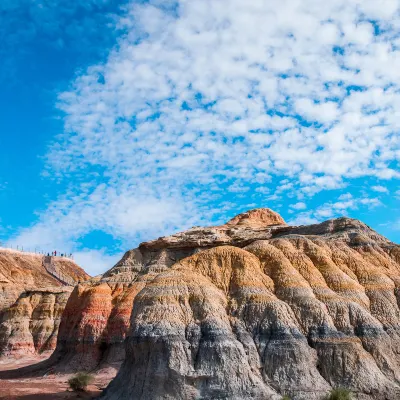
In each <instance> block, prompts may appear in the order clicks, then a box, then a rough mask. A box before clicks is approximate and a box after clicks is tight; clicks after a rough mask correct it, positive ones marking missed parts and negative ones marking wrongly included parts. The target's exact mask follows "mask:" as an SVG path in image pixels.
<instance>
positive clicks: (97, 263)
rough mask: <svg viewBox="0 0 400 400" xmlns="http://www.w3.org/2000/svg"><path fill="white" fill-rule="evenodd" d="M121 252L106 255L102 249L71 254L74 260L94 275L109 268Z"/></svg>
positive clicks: (120, 255)
mask: <svg viewBox="0 0 400 400" xmlns="http://www.w3.org/2000/svg"><path fill="white" fill-rule="evenodd" d="M122 256H123V254H122V253H121V254H115V255H112V256H110V255H108V254H107V253H106V252H105V251H104V250H90V249H87V250H83V251H78V252H76V253H74V254H73V257H74V261H75V262H76V263H77V264H78V265H81V266H84V267H85V271H86V272H87V273H88V274H89V275H91V276H96V275H99V274H102V273H104V272H105V271H107V270H108V269H110V268H111V267H112V266H113V265H114V264H116V263H117V261H118V260H119V259H120V258H121V257H122Z"/></svg>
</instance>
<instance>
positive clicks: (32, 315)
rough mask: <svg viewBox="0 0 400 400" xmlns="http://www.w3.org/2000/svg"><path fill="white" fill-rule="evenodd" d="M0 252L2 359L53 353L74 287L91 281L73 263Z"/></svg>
mask: <svg viewBox="0 0 400 400" xmlns="http://www.w3.org/2000/svg"><path fill="white" fill-rule="evenodd" d="M46 258H48V257H44V256H42V255H39V254H32V253H22V252H18V251H13V250H10V249H0V289H1V290H0V355H17V354H27V353H35V352H43V351H47V350H54V348H55V346H56V342H57V333H58V327H59V324H60V321H61V315H62V312H63V310H64V308H65V305H66V303H67V300H68V297H69V295H70V294H71V291H72V287H73V286H72V285H75V284H76V283H78V282H79V281H84V280H87V279H88V278H89V275H87V274H86V273H85V271H83V269H81V268H80V267H79V266H78V265H76V264H75V263H74V262H73V261H72V260H69V259H67V258H60V257H51V258H50V259H49V260H48V263H46V262H44V261H45V259H46Z"/></svg>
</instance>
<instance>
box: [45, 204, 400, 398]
mask: <svg viewBox="0 0 400 400" xmlns="http://www.w3.org/2000/svg"><path fill="white" fill-rule="evenodd" d="M399 305H400V246H398V245H396V244H394V243H391V242H390V241H388V240H387V239H386V238H384V237H382V236H381V235H379V234H377V233H376V232H374V231H373V230H372V229H370V228H369V227H368V226H366V225H365V224H363V223H362V222H360V221H357V220H353V219H349V218H340V219H336V220H330V221H326V222H324V223H322V224H317V225H311V226H300V227H291V226H287V225H286V224H285V223H284V221H283V220H282V218H281V217H280V216H279V215H277V214H275V213H274V212H272V211H271V210H268V209H259V210H253V211H250V212H248V213H245V214H241V215H239V216H237V217H235V218H234V219H233V220H231V221H229V222H228V223H227V224H225V225H222V226H217V227H209V228H198V227H195V228H192V229H190V230H188V231H186V232H183V233H179V234H176V235H172V236H169V237H164V238H159V239H157V240H155V241H151V242H146V243H142V244H141V245H140V246H139V248H138V249H135V250H132V251H129V252H127V253H126V254H125V256H124V257H123V259H122V260H121V261H120V262H119V263H118V264H117V265H116V266H115V267H113V268H112V269H111V270H110V271H108V272H107V273H106V274H105V275H104V276H102V277H100V278H98V279H96V280H91V281H90V282H89V283H85V284H83V285H78V286H77V287H76V288H75V289H74V292H73V294H72V295H71V297H70V299H69V300H68V304H67V306H66V309H65V312H64V315H63V319H62V322H61V326H60V333H59V338H58V343H57V349H56V351H55V353H54V355H53V359H52V360H53V362H58V368H59V369H63V368H64V369H66V368H71V366H72V368H77V369H82V368H86V369H94V368H99V367H102V366H105V365H108V364H110V363H112V362H115V361H118V360H122V359H124V362H123V364H122V366H121V368H120V371H119V373H118V375H117V377H116V378H115V379H114V381H113V382H112V383H111V384H110V386H109V387H108V389H107V390H106V392H105V394H104V396H103V398H104V399H107V400H117V399H121V400H122V399H129V398H135V399H200V398H203V399H210V398H213V399H228V398H229V399H243V398H246V399H279V398H281V395H283V394H288V395H290V396H291V398H293V399H321V398H322V397H323V396H324V395H325V394H326V392H327V391H328V390H329V389H330V388H332V387H338V386H345V387H348V388H351V389H352V390H353V391H354V392H356V393H358V395H359V398H363V399H389V400H394V399H399V398H400V386H399V385H400V310H399ZM125 337H127V340H126V346H125V350H124V346H123V340H124V338H125ZM125 351H126V356H125Z"/></svg>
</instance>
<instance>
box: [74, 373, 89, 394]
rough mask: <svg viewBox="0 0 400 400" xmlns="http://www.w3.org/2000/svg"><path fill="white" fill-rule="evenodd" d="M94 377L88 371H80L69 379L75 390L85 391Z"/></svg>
mask: <svg viewBox="0 0 400 400" xmlns="http://www.w3.org/2000/svg"><path fill="white" fill-rule="evenodd" d="M93 379H94V378H93V376H92V375H90V374H87V373H86V372H78V373H77V374H76V375H75V376H74V377H72V378H70V379H68V384H69V387H70V388H71V389H72V390H74V391H85V390H86V388H87V386H88V385H89V384H90V383H91V382H92V381H93Z"/></svg>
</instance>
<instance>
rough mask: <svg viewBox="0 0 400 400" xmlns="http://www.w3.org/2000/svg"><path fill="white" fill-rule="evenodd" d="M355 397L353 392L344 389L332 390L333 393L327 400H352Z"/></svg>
mask: <svg viewBox="0 0 400 400" xmlns="http://www.w3.org/2000/svg"><path fill="white" fill-rule="evenodd" d="M352 399H353V396H352V394H351V391H350V390H348V389H344V388H337V389H333V390H331V392H330V393H329V394H328V396H326V400H352Z"/></svg>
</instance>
